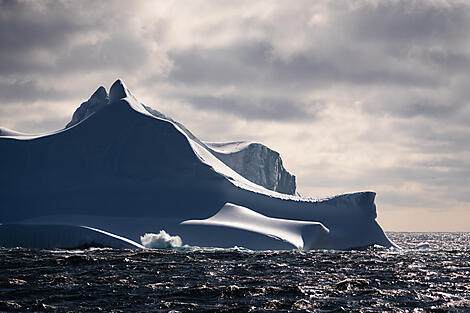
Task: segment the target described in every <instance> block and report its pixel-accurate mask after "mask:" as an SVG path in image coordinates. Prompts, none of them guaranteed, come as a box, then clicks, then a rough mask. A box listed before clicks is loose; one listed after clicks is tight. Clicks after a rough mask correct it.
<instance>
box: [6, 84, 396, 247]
mask: <svg viewBox="0 0 470 313" xmlns="http://www.w3.org/2000/svg"><path fill="white" fill-rule="evenodd" d="M248 146H249V145H248ZM229 148H230V147H229V145H225V146H224V145H218V146H217V145H214V144H206V143H203V142H202V141H200V140H199V139H197V137H196V136H194V135H193V134H192V133H191V132H190V131H189V130H187V129H186V128H185V127H184V126H183V125H182V124H180V123H178V122H176V121H174V120H172V119H171V118H168V117H166V116H164V115H163V114H161V113H160V112H158V111H155V110H153V109H151V108H149V107H146V106H144V105H143V104H141V103H140V102H138V101H137V100H136V98H135V97H134V96H133V95H132V94H131V93H130V91H129V90H128V89H127V88H126V86H125V85H124V84H123V83H122V81H120V80H117V81H116V82H115V83H114V84H113V86H112V87H111V89H110V92H109V95H108V94H107V93H106V90H105V89H104V88H102V87H100V88H99V89H98V90H97V91H96V92H95V93H94V94H93V96H92V97H91V99H90V100H88V101H87V102H84V103H82V105H81V106H80V108H79V109H77V111H76V112H75V114H74V116H73V118H72V121H71V122H70V123H69V124H68V125H67V127H66V128H64V129H63V130H60V131H57V132H54V133H51V134H47V135H37V136H34V135H24V134H19V133H16V132H13V131H10V130H8V131H7V130H5V131H2V133H1V136H0V151H1V154H0V173H1V175H0V223H2V224H1V225H0V245H2V246H7V247H11V246H25V247H38V248H51V247H59V248H71V247H75V246H86V245H87V244H89V245H102V246H111V247H119V248H122V247H142V245H140V244H139V243H138V242H140V239H141V237H142V236H145V234H150V233H155V232H158V231H160V230H165V231H166V232H168V234H171V235H173V236H179V237H180V238H182V241H183V244H186V245H195V246H211V247H232V246H243V247H246V248H250V249H292V248H299V249H305V250H308V249H350V248H357V247H364V246H369V245H374V244H377V245H382V246H386V247H389V246H392V245H393V243H391V242H390V240H389V239H388V238H387V236H386V235H385V234H384V232H383V230H382V229H381V227H380V226H379V224H378V223H377V221H376V217H377V216H376V207H375V204H374V199H375V193H374V192H358V193H351V194H343V195H338V196H334V197H331V198H328V199H316V200H315V199H305V198H301V197H299V196H295V195H287V194H282V193H279V192H276V190H277V189H276V188H275V187H274V185H273V184H271V185H272V186H273V188H271V189H273V190H269V189H267V188H265V187H263V186H261V185H259V184H256V183H254V182H253V180H256V179H253V178H252V177H244V176H243V175H245V176H249V175H248V174H247V173H245V172H243V171H241V170H240V167H237V166H236V165H233V164H231V163H230V162H228V161H227V159H224V156H223V155H222V154H225V155H229V154H234V155H237V151H238V152H240V151H243V150H244V149H246V147H244V148H243V149H240V148H239V147H238V148H237V149H238V150H237V149H233V147H231V148H230V149H232V150H230V149H229ZM250 149H251V148H250ZM255 149H259V148H256V147H255ZM268 154H269V153H268ZM238 155H243V154H238ZM261 155H262V154H258V155H257V156H256V158H255V159H257V160H255V161H256V162H251V165H250V166H253V164H258V165H259V166H260V167H261V166H266V164H268V163H269V162H267V161H266V160H263V159H262V157H261ZM266 155H267V154H266ZM232 157H234V158H236V156H233V155H232ZM274 159H275V158H274ZM245 160H246V159H245ZM239 161H240V160H239ZM242 161H243V160H242ZM240 162H241V161H240ZM276 162H277V165H276V166H272V167H271V169H272V171H278V173H270V172H269V171H268V173H267V175H264V177H265V178H272V179H274V180H276V179H277V180H278V182H277V186H279V185H280V183H279V182H281V181H282V180H289V179H287V178H286V177H293V176H288V175H287V174H289V173H287V171H286V173H287V174H286V173H280V172H282V169H283V167H282V162H278V161H275V162H274V163H273V164H276ZM235 163H237V162H235ZM242 163H243V162H242ZM245 163H246V161H245ZM248 163H250V162H248ZM279 163H280V164H279ZM245 165H246V164H245ZM231 166H232V167H231ZM289 175H290V174H289ZM255 176H256V175H255ZM262 176H263V175H258V178H259V177H262ZM266 181H267V180H266ZM293 182H294V186H295V180H294V181H293ZM289 184H291V185H290V186H292V182H288V183H286V184H285V185H289ZM271 185H270V186H271ZM294 188H295V187H294ZM294 190H295V189H294ZM283 192H285V193H290V192H286V190H283Z"/></svg>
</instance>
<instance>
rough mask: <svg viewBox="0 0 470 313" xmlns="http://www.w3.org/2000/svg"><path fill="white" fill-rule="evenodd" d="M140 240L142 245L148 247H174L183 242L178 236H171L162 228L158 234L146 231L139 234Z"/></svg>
mask: <svg viewBox="0 0 470 313" xmlns="http://www.w3.org/2000/svg"><path fill="white" fill-rule="evenodd" d="M140 242H141V243H142V245H143V246H144V247H146V248H150V249H166V248H176V247H181V246H182V244H183V241H182V240H181V237H180V236H171V235H170V234H168V233H167V232H166V231H164V230H163V229H162V230H160V232H159V233H158V234H154V233H146V234H144V235H143V236H140Z"/></svg>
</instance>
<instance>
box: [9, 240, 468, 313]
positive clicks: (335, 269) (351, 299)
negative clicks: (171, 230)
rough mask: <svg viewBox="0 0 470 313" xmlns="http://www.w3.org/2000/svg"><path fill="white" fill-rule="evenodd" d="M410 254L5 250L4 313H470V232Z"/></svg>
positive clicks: (417, 244)
mask: <svg viewBox="0 0 470 313" xmlns="http://www.w3.org/2000/svg"><path fill="white" fill-rule="evenodd" d="M387 235H388V236H389V238H390V239H391V240H393V241H394V242H395V243H396V244H397V245H399V246H400V247H401V249H395V248H392V249H385V248H381V247H370V248H368V249H365V250H351V251H323V250H320V251H318V250H317V251H309V252H303V251H298V250H292V251H251V250H247V249H243V248H242V247H234V248H231V249H217V248H204V249H203V248H197V247H182V248H178V249H166V250H164V249H162V250H117V249H105V248H90V249H84V250H29V249H23V248H15V249H4V248H3V249H0V311H2V312H470V233H400V232H390V233H387Z"/></svg>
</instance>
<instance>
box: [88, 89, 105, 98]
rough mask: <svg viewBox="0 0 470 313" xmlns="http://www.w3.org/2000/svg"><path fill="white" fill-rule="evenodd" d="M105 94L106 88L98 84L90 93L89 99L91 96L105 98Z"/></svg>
mask: <svg viewBox="0 0 470 313" xmlns="http://www.w3.org/2000/svg"><path fill="white" fill-rule="evenodd" d="M107 96H108V93H107V92H106V88H104V87H103V86H100V87H98V89H96V91H95V92H94V93H93V94H92V95H91V97H90V99H92V98H98V99H105V98H106V97H107Z"/></svg>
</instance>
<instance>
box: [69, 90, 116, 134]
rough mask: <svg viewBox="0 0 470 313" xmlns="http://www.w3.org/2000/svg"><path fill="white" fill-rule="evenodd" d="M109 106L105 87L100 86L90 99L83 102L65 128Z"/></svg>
mask: <svg viewBox="0 0 470 313" xmlns="http://www.w3.org/2000/svg"><path fill="white" fill-rule="evenodd" d="M107 104H108V93H107V92H106V89H105V88H104V87H103V86H100V87H99V88H98V89H97V90H96V91H95V92H94V93H93V94H92V95H91V97H90V99H88V100H87V101H85V102H83V103H82V104H81V105H80V107H79V108H77V110H75V112H74V113H73V117H72V120H71V121H70V122H69V123H68V124H67V126H65V128H68V127H71V126H73V125H75V124H77V123H79V122H80V121H82V120H84V119H85V118H87V117H88V116H90V115H91V114H93V113H95V112H97V111H99V110H101V109H102V108H103V107H104V106H106V105H107Z"/></svg>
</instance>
